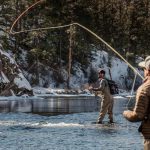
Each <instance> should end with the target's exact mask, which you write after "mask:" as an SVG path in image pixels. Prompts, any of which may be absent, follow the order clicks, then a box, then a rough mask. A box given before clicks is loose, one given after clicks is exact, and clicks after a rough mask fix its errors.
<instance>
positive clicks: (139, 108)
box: [123, 56, 150, 150]
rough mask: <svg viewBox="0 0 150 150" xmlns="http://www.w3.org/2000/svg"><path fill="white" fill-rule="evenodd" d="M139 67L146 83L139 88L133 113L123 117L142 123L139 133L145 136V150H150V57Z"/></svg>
mask: <svg viewBox="0 0 150 150" xmlns="http://www.w3.org/2000/svg"><path fill="white" fill-rule="evenodd" d="M139 66H140V67H142V68H143V69H144V77H145V79H144V82H143V84H142V85H141V86H140V87H139V88H138V90H137V94H136V103H135V107H134V109H133V111H129V110H127V111H124V112H123V116H124V117H125V118H126V119H127V120H129V121H131V122H137V121H142V123H141V126H140V127H139V132H141V133H142V134H143V136H144V150H150V56H148V57H147V58H146V59H145V61H143V62H140V63H139Z"/></svg>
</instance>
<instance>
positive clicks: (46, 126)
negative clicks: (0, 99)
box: [0, 100, 143, 150]
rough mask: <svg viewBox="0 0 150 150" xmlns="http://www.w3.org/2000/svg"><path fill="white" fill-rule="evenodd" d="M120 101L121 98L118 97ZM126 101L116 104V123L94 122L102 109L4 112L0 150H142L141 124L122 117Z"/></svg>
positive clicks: (1, 124) (0, 119) (1, 122)
mask: <svg viewBox="0 0 150 150" xmlns="http://www.w3.org/2000/svg"><path fill="white" fill-rule="evenodd" d="M118 101H119V100H118ZM124 104H125V103H124V102H120V101H119V102H117V103H115V107H114V109H115V111H114V120H115V123H114V124H112V125H110V124H108V123H107V121H108V118H107V116H106V117H105V119H104V125H96V124H92V122H94V121H96V119H97V118H98V112H89V113H76V114H67V115H57V116H41V115H37V114H25V113H1V114H0V150H131V149H132V150H142V149H143V137H142V136H141V135H140V133H139V132H138V131H137V129H138V126H139V123H130V122H128V121H126V120H125V119H124V118H123V117H122V111H123V110H124V109H126V108H125V105H124Z"/></svg>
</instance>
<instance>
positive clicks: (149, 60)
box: [138, 56, 150, 70]
mask: <svg viewBox="0 0 150 150" xmlns="http://www.w3.org/2000/svg"><path fill="white" fill-rule="evenodd" d="M138 65H139V67H142V68H145V69H147V70H150V56H147V57H146V58H145V60H144V61H142V62H140V63H139V64H138Z"/></svg>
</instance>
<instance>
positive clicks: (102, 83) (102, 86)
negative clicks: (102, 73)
mask: <svg viewBox="0 0 150 150" xmlns="http://www.w3.org/2000/svg"><path fill="white" fill-rule="evenodd" d="M104 88H105V80H104V79H102V80H101V81H100V85H99V87H98V88H92V90H93V91H103V90H104Z"/></svg>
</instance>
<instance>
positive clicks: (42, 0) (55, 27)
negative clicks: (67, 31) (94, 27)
mask: <svg viewBox="0 0 150 150" xmlns="http://www.w3.org/2000/svg"><path fill="white" fill-rule="evenodd" d="M42 2H45V0H39V1H37V2H35V3H34V4H32V5H31V6H29V7H28V8H27V9H26V10H25V11H23V12H22V13H21V14H20V15H19V16H18V17H17V19H16V20H15V21H14V22H13V24H12V26H11V28H10V31H9V33H10V34H12V35H16V34H20V33H24V32H32V31H39V30H50V29H60V28H66V27H70V26H73V25H75V26H78V27H80V28H82V29H84V30H86V31H87V32H89V33H90V34H92V35H93V36H94V37H96V38H97V39H98V40H100V41H101V42H102V43H104V44H105V45H106V46H107V47H108V48H109V49H111V50H112V51H113V52H114V53H115V54H117V55H118V56H119V57H120V58H121V59H122V60H123V61H124V62H125V63H127V65H128V66H129V67H130V68H131V69H132V70H133V71H134V73H136V74H137V75H139V77H141V78H142V79H143V76H142V75H141V74H140V73H139V72H138V71H137V70H136V69H135V68H134V67H133V66H132V65H131V64H130V63H129V62H128V61H127V60H126V59H125V58H124V57H123V56H122V55H121V54H120V53H118V52H117V51H116V50H115V49H114V48H113V47H112V46H110V45H109V44H108V43H107V42H106V41H104V40H103V39H102V38H101V37H100V36H98V35H97V34H96V33H94V32H93V31H91V30H90V29H88V28H87V27H85V26H83V25H81V24H79V23H77V22H75V23H71V24H67V25H62V26H53V27H45V28H35V29H30V30H21V31H13V28H14V27H15V25H16V23H17V22H18V21H19V19H20V18H22V17H23V15H25V14H26V13H27V12H28V11H29V10H30V9H31V8H33V7H34V6H36V5H37V4H39V3H42Z"/></svg>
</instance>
